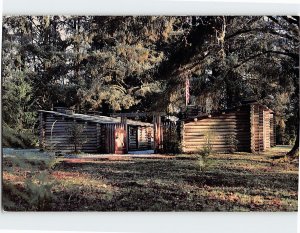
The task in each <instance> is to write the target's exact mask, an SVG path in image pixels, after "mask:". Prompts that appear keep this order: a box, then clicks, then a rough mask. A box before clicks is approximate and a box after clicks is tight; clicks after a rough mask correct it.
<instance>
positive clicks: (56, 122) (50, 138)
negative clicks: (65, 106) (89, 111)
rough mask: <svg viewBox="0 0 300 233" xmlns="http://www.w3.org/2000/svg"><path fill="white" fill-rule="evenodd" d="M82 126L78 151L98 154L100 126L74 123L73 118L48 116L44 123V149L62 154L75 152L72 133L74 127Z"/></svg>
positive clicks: (89, 123)
mask: <svg viewBox="0 0 300 233" xmlns="http://www.w3.org/2000/svg"><path fill="white" fill-rule="evenodd" d="M74 124H76V125H80V126H81V127H82V128H83V133H82V134H81V137H80V139H79V143H78V145H77V146H78V150H80V151H83V152H90V153H93V152H98V151H99V144H98V143H99V141H100V131H101V129H100V127H101V126H100V125H98V126H97V124H96V123H91V122H84V121H78V120H77V121H74V119H72V118H66V117H65V118H64V117H62V116H56V115H50V114H47V115H46V117H45V123H44V132H45V133H44V147H45V148H46V149H54V150H56V151H62V152H72V151H74V150H75V145H74V141H73V140H72V139H71V135H70V131H71V127H72V125H74Z"/></svg>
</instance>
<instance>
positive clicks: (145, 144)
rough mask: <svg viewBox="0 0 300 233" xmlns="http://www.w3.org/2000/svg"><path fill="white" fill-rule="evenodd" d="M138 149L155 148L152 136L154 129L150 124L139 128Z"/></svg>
mask: <svg viewBox="0 0 300 233" xmlns="http://www.w3.org/2000/svg"><path fill="white" fill-rule="evenodd" d="M137 133H138V135H137V139H138V143H137V150H149V149H153V144H152V138H153V129H152V127H149V126H139V127H138V130H137Z"/></svg>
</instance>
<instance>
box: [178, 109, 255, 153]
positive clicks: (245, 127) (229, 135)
mask: <svg viewBox="0 0 300 233" xmlns="http://www.w3.org/2000/svg"><path fill="white" fill-rule="evenodd" d="M208 140H209V141H210V144H211V145H212V150H213V151H217V152H225V151H229V150H231V149H234V144H235V141H236V145H237V150H238V151H249V150H250V107H249V106H244V107H243V108H241V109H240V110H238V111H235V112H229V113H224V114H219V115H216V116H212V117H210V118H204V119H199V120H197V121H192V122H186V123H184V125H183V134H182V150H183V152H184V153H193V152H197V151H199V150H201V149H203V148H204V147H205V146H207V144H208Z"/></svg>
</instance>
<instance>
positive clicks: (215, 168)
mask: <svg viewBox="0 0 300 233" xmlns="http://www.w3.org/2000/svg"><path fill="white" fill-rule="evenodd" d="M288 149H289V148H273V149H272V150H270V151H269V152H267V153H264V154H260V155H254V154H250V153H235V154H213V155H211V156H209V157H208V162H207V163H208V165H207V166H206V167H205V169H200V168H199V163H198V161H197V160H196V157H195V156H193V155H179V156H173V157H169V158H161V159H147V158H122V157H118V158H117V159H116V158H115V159H114V157H112V159H105V160H104V159H96V158H95V159H77V160H76V159H60V160H59V161H54V162H53V160H52V161H46V162H45V161H43V160H36V159H33V160H35V161H31V160H30V159H26V160H24V159H23V163H20V162H18V163H16V162H15V161H13V160H12V159H11V158H4V160H3V163H4V166H3V168H4V173H3V183H4V186H3V190H4V192H3V198H4V202H3V205H4V209H5V210H13V211H17V210H33V211H34V210H49V211H297V194H298V189H297V188H298V161H285V160H284V159H281V160H274V159H272V157H273V156H275V155H281V154H283V153H285V152H286V151H287V150H288ZM28 164H29V166H28ZM50 165H51V166H50ZM41 173H42V174H43V176H40V174H41ZM39 188H40V190H39ZM47 191H48V192H49V193H48V194H47V195H46V192H47ZM37 194H38V195H37ZM36 196H38V197H39V198H36ZM33 197H35V199H34V200H33V201H31V202H30V200H31V199H32V198H33Z"/></svg>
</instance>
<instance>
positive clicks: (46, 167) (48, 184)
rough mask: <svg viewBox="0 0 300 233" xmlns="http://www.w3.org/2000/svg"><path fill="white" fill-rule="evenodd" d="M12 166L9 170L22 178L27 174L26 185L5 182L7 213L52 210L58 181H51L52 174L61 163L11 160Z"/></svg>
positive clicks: (45, 160)
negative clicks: (54, 188)
mask: <svg viewBox="0 0 300 233" xmlns="http://www.w3.org/2000/svg"><path fill="white" fill-rule="evenodd" d="M8 162H10V163H11V164H12V166H11V167H10V168H9V169H8V170H7V171H9V172H10V173H12V174H15V175H18V174H19V173H20V174H19V175H20V176H21V175H22V173H23V174H24V172H26V178H25V181H24V183H23V184H22V183H16V184H13V183H11V182H9V181H5V182H3V202H2V205H3V208H4V210H6V211H15V210H18V211H22V210H23V211H24V210H26V211H46V210H51V208H52V203H53V200H54V195H53V192H52V189H53V186H54V185H55V184H56V181H54V180H51V179H50V172H51V170H52V169H54V167H55V166H56V165H57V164H58V163H59V162H60V160H58V159H56V158H54V157H53V158H52V157H51V158H47V159H18V158H10V161H8Z"/></svg>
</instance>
